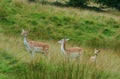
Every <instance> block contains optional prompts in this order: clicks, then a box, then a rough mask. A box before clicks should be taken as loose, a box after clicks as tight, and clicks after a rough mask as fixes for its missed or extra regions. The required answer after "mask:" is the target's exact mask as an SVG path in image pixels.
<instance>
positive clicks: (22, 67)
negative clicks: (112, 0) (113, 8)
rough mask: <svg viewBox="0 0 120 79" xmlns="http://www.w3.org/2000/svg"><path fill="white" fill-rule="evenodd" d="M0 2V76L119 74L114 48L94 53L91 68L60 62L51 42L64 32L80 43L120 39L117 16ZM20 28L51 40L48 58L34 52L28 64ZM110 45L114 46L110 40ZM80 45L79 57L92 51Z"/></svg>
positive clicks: (115, 77)
mask: <svg viewBox="0 0 120 79" xmlns="http://www.w3.org/2000/svg"><path fill="white" fill-rule="evenodd" d="M0 4H1V5H0V10H1V11H0V16H2V18H1V19H0V20H1V21H0V33H1V34H0V49H1V51H0V56H1V57H0V58H1V59H0V62H1V63H0V78H2V79H8V78H11V79H14V78H16V76H17V77H19V78H20V79H30V78H31V79H33V78H42V79H43V78H44V79H45V78H47V79H48V78H49V79H51V78H52V79H56V78H57V79H63V78H66V79H70V78H73V79H76V77H78V78H81V77H82V79H86V78H87V79H88V78H89V79H119V78H120V76H119V74H120V64H119V61H120V58H119V56H118V55H117V54H116V52H115V51H113V50H103V51H102V53H101V54H100V55H99V56H98V63H97V67H95V69H96V70H94V68H92V67H90V66H89V65H90V64H88V65H87V66H86V65H84V64H83V65H82V64H81V66H78V67H76V65H69V63H68V62H63V58H62V56H61V54H60V49H59V46H58V44H56V42H53V40H56V39H59V38H62V37H64V36H66V37H69V38H70V39H71V41H76V42H79V43H81V44H82V45H86V44H89V43H87V41H90V42H95V40H96V41H98V40H99V39H100V40H99V42H100V43H102V44H101V45H102V46H101V45H100V46H101V47H103V48H104V45H103V43H105V44H106V41H105V42H101V40H102V41H104V40H107V41H108V44H109V42H111V41H113V39H115V40H114V41H115V44H116V43H118V40H119V39H120V33H119V30H120V23H119V20H120V19H119V16H114V15H109V14H104V13H97V12H92V11H88V10H85V11H84V10H80V11H79V10H78V9H73V8H60V7H54V6H50V5H40V4H34V3H31V4H28V3H26V2H19V1H17V2H16V1H14V2H10V0H1V1H0ZM5 4H6V5H5ZM2 12H3V13H2ZM21 28H25V29H30V31H31V33H30V37H29V38H30V39H34V40H35V39H36V40H39V39H49V40H47V41H46V42H48V43H49V44H51V51H50V52H51V53H52V54H51V60H50V62H49V61H47V60H46V59H45V57H44V56H41V55H40V54H37V56H36V58H35V59H34V62H36V64H35V65H34V66H33V67H32V69H31V68H29V64H30V62H31V58H30V54H28V53H27V52H26V51H25V50H24V47H23V43H22V40H21V38H20V31H21ZM66 29H67V30H66ZM43 34H44V35H43ZM6 35H7V36H6ZM35 35H37V37H35ZM33 37H34V38H33ZM92 39H93V40H92ZM50 40H52V42H51V41H50ZM6 41H7V42H6ZM96 43H97V42H95V44H96ZM93 45H94V44H93V43H92V46H93ZM111 45H113V46H114V44H111ZM95 46H98V44H97V45H95ZM93 47H94V46H93ZM98 47H99V46H98ZM118 47H119V46H118ZM114 48H115V47H114ZM84 49H85V54H84V57H83V61H87V60H88V59H89V57H90V56H91V55H92V52H93V49H89V48H86V47H85V48H84ZM118 53H119V52H118ZM11 55H12V56H11ZM14 57H15V58H14ZM16 58H17V59H16ZM18 60H19V62H18ZM11 62H13V63H11ZM26 63H27V64H26ZM77 70H78V71H77ZM58 71H59V72H58ZM76 72H77V73H76ZM45 74H47V76H46V75H45ZM60 75H61V76H60ZM86 75H87V76H86Z"/></svg>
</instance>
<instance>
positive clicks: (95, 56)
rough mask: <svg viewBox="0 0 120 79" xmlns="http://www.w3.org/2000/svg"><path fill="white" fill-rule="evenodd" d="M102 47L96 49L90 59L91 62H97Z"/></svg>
mask: <svg viewBox="0 0 120 79" xmlns="http://www.w3.org/2000/svg"><path fill="white" fill-rule="evenodd" d="M100 51H101V50H100V49H99V50H98V49H94V55H93V56H91V57H90V61H91V62H95V63H96V60H97V55H98V54H99V53H100Z"/></svg>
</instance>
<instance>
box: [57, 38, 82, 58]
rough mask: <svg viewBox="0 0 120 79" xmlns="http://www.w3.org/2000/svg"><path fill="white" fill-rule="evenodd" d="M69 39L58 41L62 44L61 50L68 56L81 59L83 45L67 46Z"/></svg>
mask: <svg viewBox="0 0 120 79" xmlns="http://www.w3.org/2000/svg"><path fill="white" fill-rule="evenodd" d="M68 40H69V39H65V38H64V39H61V40H59V41H58V43H59V44H61V52H62V53H63V55H65V56H68V57H70V58H76V59H78V58H79V59H81V55H82V53H83V49H82V48H81V47H72V48H66V42H67V41H68Z"/></svg>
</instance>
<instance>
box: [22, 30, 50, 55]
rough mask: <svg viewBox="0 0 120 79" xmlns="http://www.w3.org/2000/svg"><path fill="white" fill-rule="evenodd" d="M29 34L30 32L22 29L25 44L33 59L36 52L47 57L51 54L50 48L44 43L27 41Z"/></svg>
mask: <svg viewBox="0 0 120 79" xmlns="http://www.w3.org/2000/svg"><path fill="white" fill-rule="evenodd" d="M28 33H29V31H25V30H24V29H22V33H21V35H22V36H23V42H24V45H25V48H26V49H27V51H28V52H30V53H31V54H32V56H33V57H34V55H35V53H36V52H41V53H43V54H44V55H45V56H46V55H47V54H48V53H49V48H50V46H49V45H48V44H46V43H43V42H37V41H28V40H27V35H28Z"/></svg>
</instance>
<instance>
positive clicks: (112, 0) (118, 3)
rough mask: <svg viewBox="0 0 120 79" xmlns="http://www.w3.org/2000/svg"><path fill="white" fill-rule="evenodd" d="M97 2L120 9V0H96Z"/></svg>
mask: <svg viewBox="0 0 120 79" xmlns="http://www.w3.org/2000/svg"><path fill="white" fill-rule="evenodd" d="M95 2H97V3H101V4H103V5H107V6H109V7H114V8H117V9H119V10H120V0H95Z"/></svg>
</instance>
